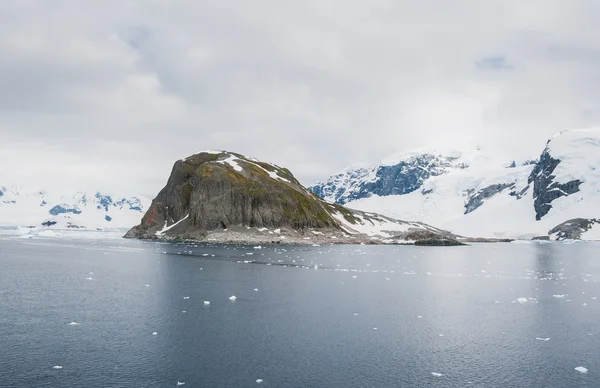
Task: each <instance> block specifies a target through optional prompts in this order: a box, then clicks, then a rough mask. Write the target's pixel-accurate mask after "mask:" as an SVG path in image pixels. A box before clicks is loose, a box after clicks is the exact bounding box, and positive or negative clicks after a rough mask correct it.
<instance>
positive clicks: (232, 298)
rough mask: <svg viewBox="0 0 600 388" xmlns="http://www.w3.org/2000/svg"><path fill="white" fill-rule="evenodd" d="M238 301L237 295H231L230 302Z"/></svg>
mask: <svg viewBox="0 0 600 388" xmlns="http://www.w3.org/2000/svg"><path fill="white" fill-rule="evenodd" d="M236 299H237V297H236V296H235V295H231V296H230V297H229V300H231V301H234V300H236Z"/></svg>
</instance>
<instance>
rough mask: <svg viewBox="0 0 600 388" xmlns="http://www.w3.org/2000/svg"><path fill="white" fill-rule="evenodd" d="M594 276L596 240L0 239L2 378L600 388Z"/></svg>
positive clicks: (599, 267)
mask: <svg viewBox="0 0 600 388" xmlns="http://www.w3.org/2000/svg"><path fill="white" fill-rule="evenodd" d="M599 281H600V244H595V243H581V244H565V243H553V244H537V243H532V244H515V243H512V244H491V245H473V246H468V247H451V248H437V247H397V246H335V247H332V246H321V247H285V246H276V247H262V249H255V247H252V246H246V247H245V246H229V247H228V246H208V245H185V244H160V243H148V242H138V241H128V240H119V239H111V240H102V239H100V240H93V239H89V240H87V239H61V238H58V239H56V238H55V239H43V238H35V239H31V240H20V239H14V238H7V237H4V238H0V386H1V387H109V386H115V387H170V386H173V387H175V386H177V384H178V382H179V383H180V384H181V383H185V387H598V386H600V324H599V322H600V301H599V300H598V299H597V297H600V283H599ZM233 295H235V296H236V298H237V299H236V300H234V301H232V300H230V299H229V298H230V297H231V296H233ZM205 301H209V302H210V304H205ZM580 366H582V367H585V368H586V369H587V370H588V372H587V373H581V372H578V371H577V370H575V368H576V367H580ZM55 367H62V368H55ZM257 380H259V381H260V380H262V382H259V383H257Z"/></svg>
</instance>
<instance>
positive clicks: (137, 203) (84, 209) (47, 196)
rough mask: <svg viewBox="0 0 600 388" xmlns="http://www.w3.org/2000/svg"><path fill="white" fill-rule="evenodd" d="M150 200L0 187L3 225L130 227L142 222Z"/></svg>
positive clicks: (87, 227)
mask: <svg viewBox="0 0 600 388" xmlns="http://www.w3.org/2000/svg"><path fill="white" fill-rule="evenodd" d="M149 204H150V200H149V199H148V198H144V197H115V196H111V195H108V194H103V193H99V192H96V193H85V192H77V193H75V194H72V195H66V196H62V195H56V194H52V193H47V192H45V191H27V190H25V189H23V188H20V187H17V186H13V187H3V186H0V226H34V227H51V228H69V229H80V228H86V229H103V230H106V229H118V228H130V227H132V226H133V225H136V224H137V223H139V222H140V219H141V218H142V216H143V215H144V212H145V211H146V210H147V207H148V205H149Z"/></svg>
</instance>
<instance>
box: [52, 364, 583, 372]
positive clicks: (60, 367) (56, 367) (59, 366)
mask: <svg viewBox="0 0 600 388" xmlns="http://www.w3.org/2000/svg"><path fill="white" fill-rule="evenodd" d="M62 368H63V367H62V365H54V366H53V367H52V369H62ZM575 369H577V368H575ZM586 371H587V369H586Z"/></svg>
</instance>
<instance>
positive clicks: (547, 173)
mask: <svg viewBox="0 0 600 388" xmlns="http://www.w3.org/2000/svg"><path fill="white" fill-rule="evenodd" d="M549 145H550V140H549V141H548V146H547V147H546V149H545V150H544V152H543V153H542V156H541V157H540V161H539V162H538V163H537V164H536V165H535V167H534V168H533V171H531V174H530V175H529V179H528V183H529V184H531V183H533V197H534V200H533V206H534V207H535V219H536V220H538V221H539V220H541V219H542V217H544V216H545V215H546V214H548V212H549V211H550V209H552V205H551V204H552V201H554V200H555V199H558V198H560V197H563V196H567V195H571V194H575V193H576V192H578V191H579V186H580V185H581V183H582V182H581V181H580V180H579V179H574V180H572V181H569V182H565V183H558V182H555V178H556V176H555V175H552V173H553V172H554V170H555V169H556V167H557V166H558V165H559V163H560V162H561V161H560V159H555V158H553V157H552V155H550V147H549Z"/></svg>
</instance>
